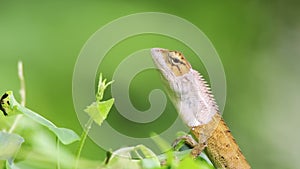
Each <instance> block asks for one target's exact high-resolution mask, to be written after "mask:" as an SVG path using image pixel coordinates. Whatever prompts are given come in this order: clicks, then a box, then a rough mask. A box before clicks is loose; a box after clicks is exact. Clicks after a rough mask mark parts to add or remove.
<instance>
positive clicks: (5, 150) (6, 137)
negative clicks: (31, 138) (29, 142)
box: [0, 132, 24, 160]
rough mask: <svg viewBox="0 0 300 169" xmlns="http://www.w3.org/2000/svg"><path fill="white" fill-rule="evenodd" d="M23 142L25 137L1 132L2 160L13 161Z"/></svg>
mask: <svg viewBox="0 0 300 169" xmlns="http://www.w3.org/2000/svg"><path fill="white" fill-rule="evenodd" d="M23 142H24V139H23V137H21V136H19V135H17V134H12V133H5V132H0V160H10V159H13V156H14V155H15V153H16V152H17V151H18V150H19V148H20V146H21V144H22V143H23Z"/></svg>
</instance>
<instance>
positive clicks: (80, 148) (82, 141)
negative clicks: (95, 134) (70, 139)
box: [74, 118, 93, 169]
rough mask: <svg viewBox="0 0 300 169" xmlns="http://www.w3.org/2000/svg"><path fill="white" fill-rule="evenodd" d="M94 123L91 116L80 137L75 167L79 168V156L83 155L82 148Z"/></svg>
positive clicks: (75, 168)
mask: <svg viewBox="0 0 300 169" xmlns="http://www.w3.org/2000/svg"><path fill="white" fill-rule="evenodd" d="M92 124H93V118H90V119H89V121H88V122H87V123H86V125H85V128H84V130H83V133H82V135H81V137H80V143H79V147H78V150H77V153H76V161H75V166H74V169H77V168H78V163H79V158H80V155H81V151H82V148H83V146H84V143H85V140H86V137H87V135H88V133H89V131H90V129H91V127H92Z"/></svg>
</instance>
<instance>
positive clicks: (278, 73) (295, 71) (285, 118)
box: [0, 0, 300, 169]
mask: <svg viewBox="0 0 300 169" xmlns="http://www.w3.org/2000/svg"><path fill="white" fill-rule="evenodd" d="M299 5H300V4H299V2H297V1H292V0H287V1H279V0H273V1H267V0H266V1H258V0H254V1H248V2H246V1H245V2H240V1H230V2H228V1H226V2H217V1H210V2H208V1H207V2H201V1H189V2H183V1H179V0H174V1H158V0H153V1H138V0H130V1H129V0H128V1H121V0H114V1H86V2H84V1H68V0H67V1H58V0H53V1H34V0H28V1H26V2H25V1H20V0H15V1H7V0H0V93H4V92H5V91H7V90H13V91H15V93H16V95H17V98H19V97H18V94H17V92H18V90H19V80H18V77H17V62H18V61H19V60H22V61H23V63H24V67H25V72H24V73H25V78H26V91H27V106H28V107H29V108H32V109H33V110H35V111H37V112H39V113H40V114H42V115H43V116H45V117H47V118H48V119H49V120H51V121H52V122H54V123H55V124H57V125H58V126H63V127H67V128H71V129H73V130H75V131H76V132H77V133H81V132H82V128H81V126H80V124H79V122H78V120H77V116H76V113H75V111H74V107H73V102H72V73H73V68H74V65H75V63H76V58H77V56H78V54H79V52H80V50H81V48H82V47H83V45H84V44H85V42H86V41H87V39H88V38H89V37H90V36H91V35H92V34H93V33H94V32H95V31H96V30H98V29H99V28H100V27H101V26H103V25H105V24H107V23H109V22H110V21H112V20H114V19H117V18H119V17H122V16H126V15H129V14H133V13H137V12H165V13H170V14H173V15H177V16H179V17H182V18H184V19H186V20H188V21H190V22H192V23H193V24H195V25H196V26H197V27H198V28H199V29H201V30H202V31H203V32H204V33H205V34H206V35H207V36H208V38H209V39H210V40H211V41H212V43H213V44H214V46H215V48H216V50H217V52H218V53H219V56H220V58H221V60H222V62H223V65H224V69H225V73H226V77H227V102H226V107H225V110H224V114H223V115H224V118H225V121H226V122H227V124H228V125H229V127H230V128H231V130H232V133H233V135H234V136H235V138H236V140H237V142H238V143H239V145H240V147H241V149H242V151H243V153H244V154H245V156H246V157H247V159H248V161H249V162H250V164H251V165H252V167H253V168H256V169H264V168H273V169H277V168H278V169H282V168H286V169H293V168H299V165H300V162H299V160H298V158H299V156H300V153H299V152H300V144H299V143H300V135H299V131H298V130H299V127H300V123H299V120H300V114H299V113H298V112H299V108H300V107H299V100H300V90H299V82H300V77H299V72H300V65H299V64H300V56H299V54H300V48H299V46H300V22H299V21H300V19H299V16H300V10H299ZM165 26H168V24H167V23H166V25H165ZM170 29H172V27H170ZM183 31H184V30H183ZM112 33H113V32H112ZM157 46H162V47H163V46H174V48H173V49H177V50H183V51H184V50H185V48H187V47H186V46H184V44H180V43H179V42H178V41H176V40H174V39H171V38H168V37H163V36H158V35H149V34H148V35H140V36H134V37H130V38H128V39H126V40H124V41H122V42H121V43H119V44H117V45H116V46H115V47H114V48H112V50H111V51H110V53H109V54H108V56H107V57H106V58H107V59H105V60H104V61H103V63H102V64H101V65H100V66H99V71H101V72H103V75H104V76H105V77H107V78H108V79H109V80H111V78H112V74H113V71H114V69H115V67H116V65H118V63H120V61H121V60H122V59H123V58H124V57H126V56H127V55H129V54H130V53H132V52H135V51H137V50H140V49H143V48H151V47H157ZM181 47H182V49H181ZM187 54H190V53H187ZM190 55H193V54H192V53H191V54H190ZM191 57H192V56H191ZM194 58H196V57H194ZM191 63H192V64H193V65H194V67H195V69H197V70H200V71H203V72H204V75H206V73H205V69H204V68H203V67H201V63H200V61H198V60H196V59H191ZM207 78H208V77H207ZM159 80H160V78H159V74H158V73H157V72H156V71H154V70H152V71H151V70H149V71H145V72H141V73H140V74H139V75H138V76H137V77H136V78H135V79H134V80H133V81H132V87H131V89H130V96H131V101H132V103H133V104H134V105H135V106H136V107H137V108H138V109H140V110H144V109H147V108H148V107H149V103H148V100H147V98H148V94H149V91H151V90H152V89H153V88H156V87H158V88H159V87H162V86H160V81H159ZM145 84H147V85H145ZM215 95H218V93H215ZM105 97H106V98H109V97H110V92H109V91H108V92H107V94H106V95H105ZM168 110H173V107H172V105H171V104H168ZM1 117H2V116H1ZM2 118H3V117H2ZM167 120H168V119H167ZM108 121H110V122H111V123H113V124H114V128H116V129H119V130H120V132H125V133H126V130H127V129H128V128H126V127H124V126H126V125H127V124H129V122H128V121H126V120H124V119H122V117H120V116H119V115H118V113H117V111H116V109H115V108H113V111H112V113H111V117H109V119H108ZM122 126H123V127H122ZM0 127H1V124H0ZM144 129H145V130H150V129H149V127H148V128H147V127H145V128H144ZM128 130H129V129H128ZM153 130H159V129H155V128H154V129H153ZM141 131H143V130H141ZM141 131H140V132H141ZM156 132H159V131H156ZM131 133H132V132H131ZM76 146H77V143H74V144H72V145H71V146H68V147H67V148H68V149H69V151H70V152H74V151H75V149H76ZM83 156H84V157H85V158H88V159H93V160H101V159H104V157H105V151H104V150H102V149H101V148H99V147H98V146H97V145H96V144H94V143H93V142H92V141H91V140H88V141H87V144H86V146H85V148H84V150H83Z"/></svg>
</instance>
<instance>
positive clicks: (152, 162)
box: [136, 145, 160, 169]
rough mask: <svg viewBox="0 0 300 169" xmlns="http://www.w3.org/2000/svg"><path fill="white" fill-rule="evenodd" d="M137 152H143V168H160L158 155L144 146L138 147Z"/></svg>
mask: <svg viewBox="0 0 300 169" xmlns="http://www.w3.org/2000/svg"><path fill="white" fill-rule="evenodd" d="M136 149H137V150H141V152H142V153H143V155H144V156H145V158H143V159H142V166H143V168H145V169H151V168H157V167H160V161H159V159H158V157H157V156H156V154H155V153H154V152H153V151H152V150H151V149H149V148H148V147H146V146H144V145H138V146H136Z"/></svg>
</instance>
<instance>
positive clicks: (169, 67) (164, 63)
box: [151, 48, 191, 76]
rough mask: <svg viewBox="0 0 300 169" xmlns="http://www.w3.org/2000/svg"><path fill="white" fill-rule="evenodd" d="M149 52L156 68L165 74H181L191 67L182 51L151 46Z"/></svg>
mask: <svg viewBox="0 0 300 169" xmlns="http://www.w3.org/2000/svg"><path fill="white" fill-rule="evenodd" d="M151 54H152V57H153V60H154V62H155V63H156V65H157V66H158V68H159V69H160V70H161V71H163V73H165V74H172V75H174V76H182V75H184V74H186V73H188V72H189V71H190V69H191V65H190V63H189V62H188V61H187V60H186V59H185V57H184V56H183V54H182V53H180V52H178V51H172V50H168V49H161V48H153V49H151Z"/></svg>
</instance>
